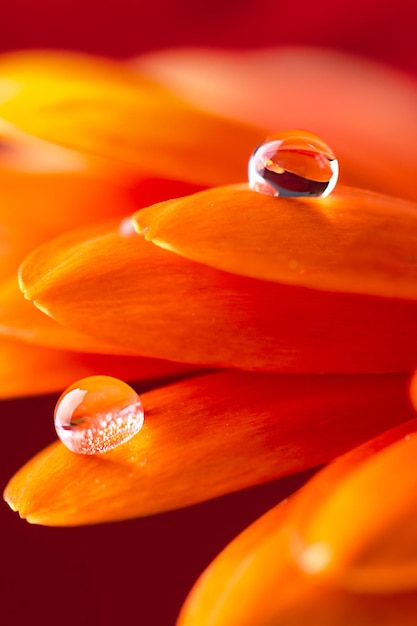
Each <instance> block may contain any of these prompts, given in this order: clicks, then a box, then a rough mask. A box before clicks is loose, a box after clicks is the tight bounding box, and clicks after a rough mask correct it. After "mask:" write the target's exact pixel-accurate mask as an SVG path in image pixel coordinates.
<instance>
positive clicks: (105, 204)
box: [0, 146, 138, 281]
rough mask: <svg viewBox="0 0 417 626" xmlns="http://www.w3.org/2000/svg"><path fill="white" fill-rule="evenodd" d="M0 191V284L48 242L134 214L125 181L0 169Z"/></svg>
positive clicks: (89, 174)
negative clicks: (68, 231) (71, 230)
mask: <svg viewBox="0 0 417 626" xmlns="http://www.w3.org/2000/svg"><path fill="white" fill-rule="evenodd" d="M10 150H12V147H11V146H10ZM33 157H34V160H35V161H36V158H37V156H36V155H33ZM129 184H131V183H129ZM0 187H1V203H0V222H1V224H2V231H1V234H0V241H1V244H2V245H1V248H0V260H1V263H0V280H1V281H2V280H4V279H7V278H9V277H10V276H11V275H13V274H15V272H16V271H17V268H18V267H19V264H20V263H21V261H22V260H23V258H24V257H25V256H26V255H27V254H28V253H29V252H30V251H31V250H33V248H34V247H36V246H37V245H39V244H40V243H42V242H43V241H45V240H47V239H48V238H50V237H54V236H56V235H58V234H60V233H61V232H62V231H65V230H66V229H68V228H69V227H71V226H72V227H74V226H77V225H78V226H82V225H85V224H88V223H93V222H94V221H95V220H97V219H105V218H108V217H113V216H117V215H118V216H120V219H121V218H122V216H125V215H128V214H129V213H132V211H134V210H137V208H138V203H137V202H135V201H134V199H133V198H132V197H131V196H130V191H129V186H128V184H127V181H123V179H120V177H116V176H114V177H113V176H111V175H110V174H109V173H107V174H106V175H105V174H104V173H103V172H97V171H95V172H94V171H91V170H88V169H87V170H80V171H63V172H62V171H58V172H42V173H39V172H26V171H13V170H7V169H5V168H3V169H2V168H0Z"/></svg>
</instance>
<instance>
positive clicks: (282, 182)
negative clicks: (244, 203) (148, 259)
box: [248, 130, 339, 198]
mask: <svg viewBox="0 0 417 626" xmlns="http://www.w3.org/2000/svg"><path fill="white" fill-rule="evenodd" d="M248 176H249V186H250V187H251V189H253V190H254V191H258V192H259V193H264V194H267V195H269V196H283V197H286V198H297V197H309V196H310V197H314V198H324V197H325V196H328V195H329V194H330V193H331V192H332V191H333V189H334V187H335V185H336V183H337V179H338V176H339V164H338V161H337V159H336V157H335V155H334V153H333V151H332V149H331V148H330V147H329V146H328V145H327V144H326V143H325V142H324V141H323V140H322V139H321V138H320V137H318V136H317V135H314V134H313V133H310V132H309V131H305V130H289V131H284V132H281V133H276V134H274V135H272V136H271V137H268V138H267V139H265V140H264V141H263V142H262V143H261V144H260V145H259V146H258V147H257V148H256V149H255V151H254V152H253V154H252V156H251V158H250V160H249V169H248Z"/></svg>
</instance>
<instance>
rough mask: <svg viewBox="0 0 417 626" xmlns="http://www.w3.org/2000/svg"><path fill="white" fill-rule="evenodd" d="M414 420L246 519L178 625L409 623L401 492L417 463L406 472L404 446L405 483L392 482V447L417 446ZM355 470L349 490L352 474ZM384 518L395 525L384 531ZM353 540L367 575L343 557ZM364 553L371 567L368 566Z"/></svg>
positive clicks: (407, 529) (415, 610)
mask: <svg viewBox="0 0 417 626" xmlns="http://www.w3.org/2000/svg"><path fill="white" fill-rule="evenodd" d="M416 426H417V423H416V420H412V421H410V422H408V423H406V424H403V425H401V426H399V427H398V428H396V429H395V430H394V431H391V432H389V433H385V434H384V435H381V436H380V437H379V438H378V439H377V440H373V441H371V442H370V443H367V444H364V446H362V447H361V448H359V449H356V450H355V451H353V452H350V453H348V454H347V455H345V456H344V457H342V458H341V459H340V460H337V461H335V462H334V463H332V464H331V465H330V466H329V467H328V468H326V469H324V470H323V471H322V472H320V473H319V474H317V475H316V476H315V477H314V478H313V479H312V480H311V481H310V482H309V483H307V484H306V485H305V486H304V487H303V488H302V489H301V490H300V491H299V492H298V493H297V494H296V495H295V496H293V497H292V498H290V500H289V501H287V502H285V503H283V504H281V505H279V506H278V507H276V508H274V509H272V510H271V511H270V512H269V513H267V514H266V515H265V516H263V517H262V518H260V519H259V520H258V521H257V522H255V524H253V525H252V526H250V527H249V528H247V529H246V530H245V531H244V532H243V533H242V534H241V535H240V536H239V537H238V538H237V539H235V541H233V542H232V543H231V544H230V545H229V546H228V547H227V548H226V549H225V550H224V551H223V552H222V553H221V554H220V555H219V557H218V558H217V559H216V560H215V561H214V562H213V563H212V564H211V565H210V566H209V568H208V569H207V570H206V571H205V572H204V573H203V575H202V576H201V577H200V579H199V581H198V582H197V584H196V586H195V587H194V589H193V590H192V592H191V594H190V596H189V597H188V599H187V601H186V603H185V606H184V608H183V611H182V613H181V616H180V619H179V622H178V624H179V625H181V626H188V625H191V624H193V626H209V625H210V626H226V625H227V626H250V625H251V624H253V623H256V624H259V626H271V625H272V624H274V626H284V625H285V626H296V625H298V624H302V623H308V624H312V625H314V626H323V625H325V626H330V625H331V624H338V625H341V626H345V625H346V626H348V625H349V624H360V625H361V626H369V625H372V626H373V625H375V626H376V625H377V624H381V623H383V624H386V625H387V626H394V625H397V624H402V625H403V624H404V625H406V626H411V624H413V623H414V621H415V617H416V614H417V579H416V576H415V574H416V569H415V567H414V566H413V561H414V565H415V554H416V553H415V547H416V533H415V524H413V519H414V516H415V515H414V513H413V511H414V508H415V497H414V495H413V494H414V493H415V488H414V489H413V490H412V491H408V494H409V498H408V502H406V501H405V498H404V496H405V491H406V489H407V487H408V488H409V487H410V485H411V483H413V481H415V472H413V471H412V472H411V474H412V475H413V478H411V479H409V478H406V476H405V474H404V471H405V469H406V463H407V461H408V459H407V456H408V453H406V454H405V455H404V456H402V454H401V455H400V457H401V456H402V459H403V463H400V466H399V467H400V468H401V469H400V473H401V478H406V480H405V483H406V484H404V485H399V484H398V483H399V481H398V478H399V476H398V473H397V470H398V466H397V461H398V460H399V458H400V457H399V456H397V452H398V451H399V449H400V448H401V447H402V448H403V451H404V450H405V448H406V447H409V452H410V454H414V455H415V441H416V439H415V435H412V437H411V438H410V437H409V436H408V435H409V433H410V432H414V431H415V429H416ZM405 436H406V439H405V440H404V437H405ZM413 440H414V444H412V443H411V442H412V441H413ZM410 444H411V445H410ZM411 448H413V450H411ZM394 457H396V458H394ZM391 463H393V465H391ZM377 467H378V469H376V468H377ZM408 468H410V465H409V464H408ZM375 470H376V471H375ZM408 471H409V470H408ZM372 474H373V476H372V478H371V475H372ZM394 476H395V478H394ZM359 477H361V478H360V480H359V482H358V484H357V485H355V487H356V488H355V490H354V492H353V491H352V492H351V495H352V496H353V495H355V498H354V499H350V498H349V487H350V486H352V485H349V483H350V481H351V480H352V478H353V480H354V481H355V479H358V478H359ZM370 478H371V481H370V482H369V479H370ZM401 478H400V482H401ZM381 485H384V488H383V490H384V494H383V497H381ZM397 487H400V488H399V489H397ZM403 487H404V489H403ZM368 498H369V501H368ZM336 500H338V502H339V504H338V505H337V506H335V501H336ZM404 507H405V508H404ZM336 512H337V516H336V517H334V516H333V515H334V514H335V513H336ZM318 520H320V529H321V531H322V534H321V537H320V540H319V541H318V535H317V534H316V533H317V529H318V525H317V522H318ZM392 524H393V525H392ZM396 524H398V525H397V527H395V526H396ZM391 525H392V526H391ZM390 526H391V530H393V529H394V528H395V532H394V533H393V534H392V535H389V534H388V536H387V535H386V532H385V531H386V530H387V528H388V527H390ZM300 528H301V529H302V530H301V537H302V538H303V539H306V536H307V535H308V536H309V539H310V541H311V540H312V539H313V534H314V535H315V536H314V541H311V542H308V543H307V544H306V545H302V542H300ZM381 530H382V533H381ZM375 533H376V534H375ZM342 535H343V541H342V542H341V543H339V542H338V541H337V539H336V538H337V537H338V538H341V536H342ZM323 537H324V540H323ZM345 539H347V541H346V542H345ZM387 539H388V541H387ZM355 542H357V545H359V546H361V547H362V548H363V547H364V546H366V548H367V549H365V551H363V552H362V556H363V557H365V558H364V561H362V563H360V561H359V570H360V567H362V568H363V569H362V572H361V573H362V574H363V576H357V574H358V569H356V571H355V567H353V568H352V567H351V566H352V563H349V562H346V561H344V558H343V557H344V556H346V554H347V552H349V548H350V547H351V546H352V543H355ZM301 546H302V547H301ZM410 547H412V549H413V551H412V552H411V554H410V552H408V551H407V549H406V548H410ZM346 548H347V551H345V550H346ZM394 555H395V557H396V558H394V559H393V556H394ZM340 557H342V559H341V561H340V560H338V559H339V558H340ZM367 559H369V560H370V562H371V565H374V566H375V567H370V568H369V567H367V565H369V561H368V563H367ZM334 561H336V562H337V563H338V565H339V566H341V567H340V569H339V570H338V569H337V568H334V567H332V563H333V562H334ZM372 561H373V563H372ZM342 562H343V566H342ZM410 562H411V565H412V567H411V569H410ZM384 567H385V571H384ZM266 572H267V575H265V573H266ZM387 573H388V574H389V575H388V576H387ZM355 574H356V579H355ZM410 575H411V576H410ZM353 580H355V583H356V584H355V585H352V581H353Z"/></svg>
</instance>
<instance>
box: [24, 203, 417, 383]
mask: <svg viewBox="0 0 417 626" xmlns="http://www.w3.org/2000/svg"><path fill="white" fill-rule="evenodd" d="M219 193H223V192H222V191H220V192H219ZM245 194H248V192H243V195H245ZM240 196H241V193H240V192H236V196H235V197H236V199H238V198H239V197H240ZM251 196H253V200H254V201H256V202H257V203H258V205H259V206H260V207H261V206H262V205H263V204H265V207H266V206H269V207H271V205H270V202H271V200H270V198H268V197H267V196H261V195H260V194H255V193H253V194H251ZM195 198H196V199H197V200H198V198H199V196H198V195H197V196H195ZM298 204H300V206H304V204H303V203H295V204H294V206H298ZM196 206H197V207H198V204H196ZM291 206H293V205H291ZM300 210H301V209H300ZM264 213H266V210H265V211H264ZM253 215H254V218H253V219H254V228H256V213H254V214H253ZM313 219H314V218H313ZM319 221H320V220H319V219H317V222H319ZM322 222H324V220H322ZM287 223H288V228H291V224H292V223H294V224H295V227H296V228H298V226H299V225H298V223H297V222H290V221H288V222H287ZM101 232H102V233H103V232H104V231H103V230H102V231H101ZM326 232H329V231H328V230H327V231H326ZM334 232H335V233H336V232H337V231H336V230H335V231H334ZM309 233H310V231H309V230H308V231H307V232H306V233H304V232H303V231H301V232H297V230H296V229H295V232H294V234H292V233H291V231H290V230H288V231H287V232H286V233H282V232H281V233H277V238H278V237H280V238H281V239H282V238H283V239H284V240H285V238H286V237H288V238H289V239H291V238H292V239H293V241H297V237H299V240H298V249H297V253H299V254H302V249H303V246H304V242H306V241H307V240H308V239H309ZM340 239H343V238H342V236H340ZM277 241H279V239H278V240H277ZM273 244H274V249H276V248H277V247H278V245H277V242H276V241H274V242H273ZM395 249H396V250H398V253H399V254H401V252H400V250H401V246H400V245H399V246H398V247H397V248H395ZM262 254H264V252H263V251H262ZM317 256H318V257H319V256H320V255H319V253H317ZM311 258H312V259H313V260H314V255H313V251H312V253H311ZM336 258H337V255H336ZM340 262H342V261H341V260H340ZM352 262H353V263H354V262H355V261H354V260H353V261H352ZM393 263H394V261H393ZM383 265H385V263H384V262H383V260H382V261H381V263H380V266H381V267H382V266H383ZM369 266H371V262H370V261H369ZM400 266H401V267H403V265H401V264H400ZM343 267H349V260H347V261H346V263H345V264H344V266H343V265H342V268H343ZM385 267H387V266H386V265H385ZM404 267H405V265H404ZM411 267H412V264H411V266H410V272H411ZM324 270H325V268H324V262H322V276H323V283H324V285H323V290H319V289H309V288H305V287H300V286H298V285H284V284H279V283H275V282H270V281H260V280H256V279H252V278H247V277H242V276H237V275H234V274H230V273H228V272H224V271H218V270H215V269H212V268H210V267H207V266H205V265H202V264H200V263H195V262H192V261H189V260H187V259H185V258H183V257H180V256H178V255H176V254H172V253H170V252H168V251H166V250H163V249H161V248H158V247H157V246H154V245H151V244H149V243H147V242H146V241H145V239H144V238H142V237H137V236H132V237H121V236H120V235H119V234H117V233H114V232H113V233H112V232H108V233H105V232H104V234H100V231H99V230H98V231H97V234H96V235H94V229H92V230H90V231H89V232H88V233H83V232H79V233H70V234H68V235H67V236H65V237H63V238H60V239H56V240H53V241H51V242H49V243H48V244H46V245H45V246H43V247H41V248H39V249H38V250H37V251H35V252H34V253H33V254H32V255H30V256H29V257H28V259H27V260H26V262H25V263H24V264H23V266H22V269H21V282H22V288H23V289H24V291H25V294H26V297H28V298H30V299H31V300H32V301H34V302H35V304H36V305H37V306H38V307H39V308H41V310H43V311H44V312H47V313H48V314H49V315H51V317H53V318H54V319H56V320H57V321H58V322H60V323H61V324H64V325H65V326H68V327H69V328H72V329H75V330H77V331H78V332H82V333H86V334H88V335H91V336H92V337H94V338H96V339H99V340H100V341H103V342H105V343H110V344H114V345H117V346H119V347H120V349H122V348H123V349H125V350H128V351H133V352H135V353H136V354H141V355H144V356H151V357H154V358H164V359H170V360H181V361H184V362H189V363H196V364H203V365H210V366H227V367H230V366H232V367H240V368H244V369H263V370H270V371H284V372H383V371H388V372H394V371H412V370H414V368H415V365H416V360H417V357H416V355H417V334H416V328H415V319H416V306H417V304H416V302H415V301H411V300H405V299H394V298H392V299H389V298H381V297H372V296H365V295H357V294H345V293H332V292H330V291H328V287H329V283H328V281H327V282H326V280H327V275H326V274H325V273H324ZM285 271H287V273H288V269H287V268H284V269H283V272H285ZM353 273H354V272H353V271H351V273H350V281H351V283H352V282H353ZM385 273H386V272H385ZM329 275H330V277H332V273H331V270H330V269H329ZM410 275H411V274H410ZM365 276H366V275H365ZM375 276H378V270H377V269H376V270H375V272H374V276H373V277H372V278H371V280H369V279H366V277H365V278H362V275H361V273H360V268H358V275H357V282H358V284H359V285H360V284H361V282H362V284H370V283H371V282H372V279H373V278H374V277H375ZM394 276H395V280H396V281H398V284H399V285H401V284H402V285H406V284H407V277H406V278H405V279H401V277H400V276H397V275H396V274H394V275H393V277H392V278H393V280H394ZM332 280H333V284H334V285H336V273H334V274H333V278H332ZM341 280H343V277H342V279H341ZM381 283H383V284H384V285H388V281H387V279H384V280H382V281H381ZM394 285H395V282H394ZM353 288H354V287H353V286H352V289H353ZM413 288H414V285H412V286H409V285H408V284H407V289H408V291H409V293H411V291H412V289H413ZM395 290H397V293H396V294H395V295H397V296H398V295H399V293H398V288H397V287H395V286H394V287H392V294H393V293H395ZM405 291H406V288H405V287H404V293H405Z"/></svg>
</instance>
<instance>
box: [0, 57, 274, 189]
mask: <svg viewBox="0 0 417 626" xmlns="http://www.w3.org/2000/svg"><path fill="white" fill-rule="evenodd" d="M0 79H1V80H2V85H3V87H4V86H5V87H4V88H5V97H4V98H3V99H2V101H1V102H0V116H2V117H3V118H4V119H5V120H7V121H8V122H9V123H12V124H14V125H16V126H17V127H18V128H19V129H21V130H23V131H25V132H27V133H29V134H33V135H35V136H37V137H40V138H42V139H46V140H48V141H51V142H54V143H57V144H60V145H64V146H66V147H70V148H72V149H75V150H78V151H81V152H85V153H86V154H90V155H97V156H100V157H106V158H109V159H112V160H114V161H116V162H117V161H119V162H121V163H124V164H126V165H127V166H131V167H132V168H133V169H134V170H135V171H137V170H139V171H140V172H141V173H142V174H147V175H151V176H152V175H156V176H161V177H165V178H171V179H180V180H185V181H189V182H194V183H198V184H205V185H210V184H219V183H224V182H236V181H238V180H241V179H242V178H243V177H245V175H246V167H247V159H248V156H249V155H250V153H251V151H252V148H253V146H254V145H256V144H257V142H258V141H259V139H260V137H261V136H262V135H263V134H264V131H263V130H260V129H259V128H254V127H249V126H248V125H246V124H243V123H239V122H235V121H232V120H225V119H222V118H220V117H216V116H213V115H211V114H208V113H204V112H202V111H198V110H197V109H195V108H194V107H192V106H190V105H189V104H187V103H186V102H184V101H182V100H180V99H179V98H177V97H176V96H174V95H173V94H172V93H170V92H169V91H167V90H165V89H164V88H163V87H160V86H158V85H156V84H155V83H152V82H151V81H149V80H148V79H146V78H143V77H140V76H138V75H137V73H136V72H134V71H133V70H131V69H130V68H128V67H127V66H125V65H124V64H122V63H117V62H116V61H110V60H104V59H99V58H94V57H91V56H84V55H81V54H70V53H46V52H20V53H11V54H8V55H3V56H2V57H1V58H0ZM219 138H221V142H222V143H221V144H220V143H219V141H220V140H219ZM196 155H198V158H196Z"/></svg>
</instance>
